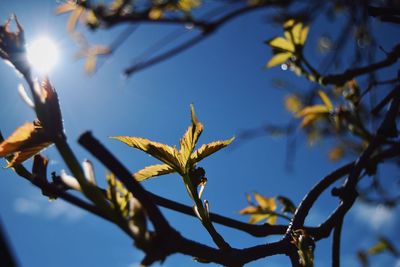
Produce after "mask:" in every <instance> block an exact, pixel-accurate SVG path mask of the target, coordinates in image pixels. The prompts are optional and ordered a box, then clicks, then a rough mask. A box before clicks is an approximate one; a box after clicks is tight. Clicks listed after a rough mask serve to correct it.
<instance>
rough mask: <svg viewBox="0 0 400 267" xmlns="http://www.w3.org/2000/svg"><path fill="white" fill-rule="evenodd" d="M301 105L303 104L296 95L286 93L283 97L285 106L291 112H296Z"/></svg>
mask: <svg viewBox="0 0 400 267" xmlns="http://www.w3.org/2000/svg"><path fill="white" fill-rule="evenodd" d="M302 107H303V104H302V103H301V101H300V98H298V97H297V96H296V95H293V94H291V95H288V96H286V97H285V108H286V109H287V110H288V111H290V112H292V113H297V112H299V111H300V110H301V109H302Z"/></svg>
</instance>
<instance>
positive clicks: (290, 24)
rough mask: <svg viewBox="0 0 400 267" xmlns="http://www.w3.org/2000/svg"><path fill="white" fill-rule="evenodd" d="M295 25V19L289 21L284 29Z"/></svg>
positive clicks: (284, 25)
mask: <svg viewBox="0 0 400 267" xmlns="http://www.w3.org/2000/svg"><path fill="white" fill-rule="evenodd" d="M294 23H295V21H294V19H289V20H287V21H286V22H285V23H284V24H283V28H290V27H293V25H294Z"/></svg>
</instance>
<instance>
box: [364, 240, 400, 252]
mask: <svg viewBox="0 0 400 267" xmlns="http://www.w3.org/2000/svg"><path fill="white" fill-rule="evenodd" d="M385 251H389V252H391V253H392V254H393V255H394V256H396V255H397V250H396V249H395V247H394V246H393V244H391V243H390V241H389V240H387V239H386V238H384V237H380V238H379V241H378V243H376V244H375V245H374V246H372V247H370V248H369V249H368V254H369V255H375V254H379V253H382V252H385Z"/></svg>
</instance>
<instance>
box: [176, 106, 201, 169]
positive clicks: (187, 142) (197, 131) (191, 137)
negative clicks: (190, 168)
mask: <svg viewBox="0 0 400 267" xmlns="http://www.w3.org/2000/svg"><path fill="white" fill-rule="evenodd" d="M190 111H191V117H192V125H191V126H189V128H188V129H187V131H186V133H185V134H184V135H183V138H182V139H181V141H180V146H181V148H180V150H179V155H180V157H181V161H182V163H183V166H186V164H187V162H188V160H189V158H190V154H192V152H193V149H194V147H195V146H196V143H197V140H198V139H199V137H200V135H201V133H202V132H203V125H202V124H201V123H200V122H199V121H198V120H197V118H196V114H195V112H194V107H193V105H191V108H190Z"/></svg>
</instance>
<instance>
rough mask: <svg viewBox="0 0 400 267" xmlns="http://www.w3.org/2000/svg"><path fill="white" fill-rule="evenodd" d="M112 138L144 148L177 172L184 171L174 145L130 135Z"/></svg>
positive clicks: (140, 148) (131, 145)
mask: <svg viewBox="0 0 400 267" xmlns="http://www.w3.org/2000/svg"><path fill="white" fill-rule="evenodd" d="M111 138H113V139H117V140H119V141H121V142H123V143H125V144H127V145H128V146H130V147H133V148H136V149H139V150H142V151H144V152H146V153H148V154H150V155H151V156H153V157H155V158H156V159H158V160H160V161H162V162H164V163H165V164H168V165H169V166H171V167H173V168H174V169H175V170H176V171H177V172H179V173H182V172H183V170H182V166H181V163H180V161H179V155H178V154H179V153H178V151H177V150H176V148H175V147H174V148H173V147H170V146H168V145H164V144H161V143H157V142H153V141H150V140H148V139H145V138H140V137H130V136H112V137H111Z"/></svg>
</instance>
